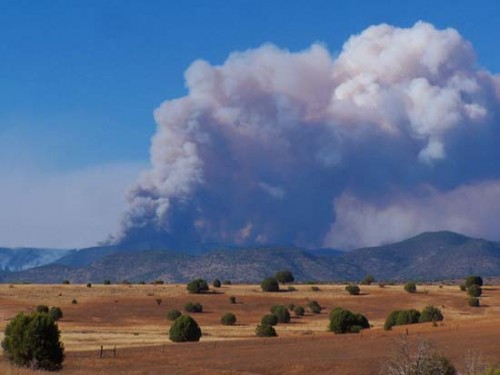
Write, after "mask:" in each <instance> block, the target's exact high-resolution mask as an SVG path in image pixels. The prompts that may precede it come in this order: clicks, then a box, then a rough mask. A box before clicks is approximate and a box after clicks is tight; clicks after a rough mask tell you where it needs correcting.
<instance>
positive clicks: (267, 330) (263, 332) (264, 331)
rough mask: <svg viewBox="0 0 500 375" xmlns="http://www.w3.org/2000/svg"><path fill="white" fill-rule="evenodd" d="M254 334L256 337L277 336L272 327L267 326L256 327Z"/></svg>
mask: <svg viewBox="0 0 500 375" xmlns="http://www.w3.org/2000/svg"><path fill="white" fill-rule="evenodd" d="M255 334H256V335H257V336H258V337H276V336H278V335H277V334H276V330H275V329H274V327H273V326H269V325H267V324H261V325H258V326H257V328H256V329H255Z"/></svg>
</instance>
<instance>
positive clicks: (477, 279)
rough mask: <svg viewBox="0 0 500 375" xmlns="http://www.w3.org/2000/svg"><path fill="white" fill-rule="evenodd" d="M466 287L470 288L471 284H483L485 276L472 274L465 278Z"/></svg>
mask: <svg viewBox="0 0 500 375" xmlns="http://www.w3.org/2000/svg"><path fill="white" fill-rule="evenodd" d="M464 284H465V288H466V289H467V288H469V287H470V286H471V285H477V286H483V278H482V277H481V276H476V275H470V276H468V277H467V278H466V279H465V283H464Z"/></svg>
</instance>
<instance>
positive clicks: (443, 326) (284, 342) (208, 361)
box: [0, 285, 500, 375]
mask: <svg viewBox="0 0 500 375" xmlns="http://www.w3.org/2000/svg"><path fill="white" fill-rule="evenodd" d="M344 287H345V285H319V288H320V290H319V291H316V292H315V291H312V289H311V286H310V285H296V286H295V288H296V289H297V291H295V292H280V293H263V292H261V291H260V288H259V286H258V285H227V286H226V285H224V286H223V287H222V288H218V289H215V291H216V293H208V294H204V295H192V294H188V293H187V291H186V289H185V285H130V286H128V285H93V286H92V287H91V288H87V287H86V286H85V285H0V330H1V331H2V332H3V329H4V328H5V325H6V324H8V322H9V320H10V319H11V318H12V317H13V316H15V315H16V314H17V313H19V312H21V311H23V312H30V311H33V310H34V309H35V308H36V306H37V305H39V304H45V305H48V306H59V307H60V308H61V309H62V310H63V313H64V318H63V319H62V320H61V321H60V322H59V323H58V324H59V327H60V330H61V335H62V341H63V343H64V346H65V353H66V360H65V362H64V368H63V370H62V372H61V373H62V374H82V375H83V374H92V373H94V374H134V375H136V374H137V375H139V374H284V373H286V374H304V373H309V372H311V373H315V374H379V373H380V369H381V366H382V364H383V362H384V361H385V360H386V359H387V358H388V357H389V356H390V355H391V353H392V352H393V351H394V350H395V348H396V347H397V346H398V345H399V341H400V340H401V339H402V338H403V337H405V338H406V339H408V340H410V341H417V340H421V339H425V340H428V341H430V342H431V343H433V345H434V346H435V347H436V348H437V349H438V351H439V352H441V353H442V354H444V355H446V356H448V357H449V358H450V359H451V360H452V362H453V363H454V364H456V366H457V367H460V366H461V365H462V363H463V361H464V358H465V357H466V355H467V352H468V351H471V352H475V353H480V354H481V356H482V357H483V359H484V360H486V361H489V363H491V364H497V365H498V364H499V363H500V345H499V343H500V288H499V287H495V286H492V287H485V288H484V289H483V297H481V303H482V307H479V308H472V307H469V306H468V305H467V297H466V295H465V293H464V292H461V291H460V290H459V288H458V287H457V286H447V285H444V286H439V285H429V286H424V285H420V286H419V287H418V293H415V294H409V293H406V292H405V291H404V290H403V287H402V286H401V285H395V286H386V287H384V288H380V287H379V286H378V285H372V286H362V287H361V291H362V294H361V295H359V296H350V295H347V293H346V292H345V290H344ZM230 296H235V297H236V300H237V303H236V304H231V303H230V302H229V297H230ZM73 299H75V300H76V301H77V303H76V304H72V303H71V301H72V300H73ZM157 299H161V303H160V304H159V305H158V303H157V301H156V300H157ZM311 300H317V301H318V302H319V303H320V305H321V306H323V307H324V310H323V311H322V312H321V313H320V314H311V313H310V312H308V313H306V315H305V316H304V317H300V318H299V317H293V318H292V321H291V322H290V323H289V324H279V325H278V326H276V330H277V333H278V336H279V337H277V338H256V337H255V327H256V326H257V324H258V323H259V322H260V318H261V317H262V316H263V315H265V314H266V313H268V312H269V308H270V306H272V305H276V304H283V305H288V304H290V303H293V304H295V305H301V306H304V307H305V306H306V305H307V303H308V302H309V301H311ZM187 302H200V303H201V304H202V305H203V308H204V311H203V313H201V314H191V316H192V317H193V318H194V319H195V320H196V321H197V322H198V323H199V325H200V327H201V329H202V332H203V337H202V339H201V341H200V342H198V343H183V344H177V343H172V342H170V341H169V339H168V329H169V327H170V324H171V322H170V321H168V320H167V319H166V312H167V311H168V310H170V309H173V308H177V309H179V310H181V311H182V310H183V307H184V305H185V303H187ZM426 305H435V306H438V307H439V308H440V309H441V310H442V311H443V314H444V316H445V320H444V321H443V322H440V323H439V324H438V326H437V327H435V326H433V325H432V324H431V323H424V324H416V325H410V326H400V327H395V328H394V329H393V330H392V331H389V332H388V331H384V330H383V328H382V327H383V324H384V321H385V318H386V317H387V315H388V314H389V313H390V312H391V311H393V310H395V309H407V308H416V309H419V310H421V309H422V308H424V307H425V306H426ZM337 306H341V307H344V308H347V309H349V310H352V311H354V312H360V313H363V314H364V315H366V316H367V318H368V319H369V321H370V323H371V324H372V325H373V327H372V328H371V329H369V330H364V331H362V333H361V334H349V335H335V334H333V333H330V332H327V326H328V315H329V312H330V311H331V310H332V309H333V308H334V307H337ZM226 312H233V313H234V314H236V316H237V319H238V321H237V324H236V325H235V326H223V325H221V324H220V322H219V321H220V317H221V316H222V315H223V314H224V313H226ZM292 316H293V314H292ZM101 346H103V349H104V356H103V358H99V353H100V348H101ZM115 348H116V349H115ZM0 374H16V375H25V374H26V375H27V374H39V373H37V372H34V371H31V370H29V369H19V368H16V367H12V366H11V365H10V364H9V363H8V362H6V361H5V359H3V358H1V359H0Z"/></svg>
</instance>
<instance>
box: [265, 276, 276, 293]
mask: <svg viewBox="0 0 500 375" xmlns="http://www.w3.org/2000/svg"><path fill="white" fill-rule="evenodd" d="M260 287H261V289H262V291H263V292H279V290H280V286H279V284H278V281H277V280H276V279H275V278H274V277H268V278H267V279H264V280H263V281H262V283H261V284H260Z"/></svg>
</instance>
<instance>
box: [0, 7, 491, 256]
mask: <svg viewBox="0 0 500 375" xmlns="http://www.w3.org/2000/svg"><path fill="white" fill-rule="evenodd" d="M498 14H500V3H499V2H497V1H480V2H471V1H444V0H443V1H436V0H434V1H314V0H312V1H311V0H310V1H208V0H205V1H202V0H200V1H177V2H174V1H152V0H151V1H124V0H120V1H111V0H107V1H102V0H99V1H63V0H61V1H56V0H52V1H47V0H37V1H23V0H15V1H6V0H0V56H1V58H0V71H1V72H2V74H1V75H0V158H1V159H0V172H1V173H2V175H3V178H2V180H4V187H3V188H2V189H3V190H2V189H0V194H1V195H2V198H1V200H0V204H1V205H2V206H3V208H2V209H1V211H2V213H1V214H0V224H1V226H2V228H3V229H0V245H2V244H3V245H8V246H20V245H31V246H57V247H66V246H85V245H91V244H92V243H95V242H96V241H98V240H99V239H101V238H102V236H103V235H104V234H105V233H106V232H109V231H112V230H113V228H115V227H116V221H117V218H118V217H119V216H120V214H121V212H122V211H123V207H124V202H123V199H122V198H121V197H122V195H123V194H122V193H123V191H125V190H126V188H127V186H128V185H129V184H130V183H132V182H133V180H134V178H135V177H134V176H135V175H136V174H137V172H138V171H139V170H140V169H141V168H143V167H144V166H146V165H147V163H148V157H149V152H148V149H149V146H150V137H151V136H152V135H153V133H154V131H155V124H154V121H153V117H152V112H153V110H154V109H155V108H156V107H157V106H158V105H159V104H160V103H161V102H163V101H164V100H166V99H171V98H175V97H179V96H182V95H184V94H185V86H184V77H183V74H184V71H185V70H186V68H187V67H188V66H189V65H190V63H191V62H193V61H194V60H196V59H205V60H208V61H209V62H210V63H212V64H218V63H222V62H223V61H224V60H225V59H226V58H227V56H228V54H230V53H231V52H233V51H236V50H245V49H248V48H255V47H258V46H260V45H262V44H263V43H268V42H270V43H273V44H276V45H277V46H279V47H281V48H287V49H290V50H291V51H298V50H302V49H304V48H307V47H308V46H310V45H311V44H312V43H313V42H316V41H319V42H322V43H324V44H325V45H326V46H327V47H328V49H329V50H330V51H331V52H332V53H333V54H335V52H336V51H340V49H341V47H342V44H343V43H344V42H345V41H346V40H347V39H348V37H349V36H350V35H352V34H356V33H359V32H361V31H362V30H363V29H365V28H366V27H368V26H370V25H373V24H379V23H389V24H392V25H395V26H400V27H409V26H411V25H413V24H414V23H415V22H416V21H418V20H425V21H427V22H430V23H432V24H434V25H435V26H436V27H437V28H446V27H453V28H456V29H457V30H458V31H459V32H460V33H461V34H462V35H463V36H464V37H465V38H466V39H468V40H470V41H471V42H472V44H473V46H474V48H475V50H476V52H477V55H478V59H479V64H480V65H481V66H484V67H486V68H487V69H488V70H489V71H491V72H493V73H496V72H499V71H500V51H499V50H498V37H499V36H500V23H499V22H498V19H497V17H496V15H498ZM102 176H107V178H108V179H111V181H107V182H106V184H107V185H106V186H107V189H108V190H109V191H105V190H106V189H104V188H103V185H102V184H103V183H104V182H100V183H98V182H97V180H99V179H101V177H102ZM94 179H95V181H96V182H95V183H93V184H92V183H90V182H89V180H94ZM104 180H105V179H102V180H101V181H104ZM83 181H85V183H87V184H90V185H89V186H87V187H86V188H85V189H84V190H82V188H81V186H86V185H85V183H84V182H83ZM37 186H39V188H37ZM111 186H112V187H111ZM89 191H91V192H92V193H90V192H89ZM96 191H101V192H102V194H101V195H100V196H99V197H98V198H95V197H91V198H89V197H88V195H93V196H95V195H96ZM65 192H68V194H69V196H68V197H67V202H73V203H74V202H75V201H76V200H80V202H81V204H80V205H79V204H76V203H74V205H71V204H69V203H68V204H66V208H65V209H63V208H61V206H60V205H58V204H57V203H56V202H58V199H59V197H61V195H64V194H65ZM106 194H108V195H106ZM117 195H119V197H118V198H117V197H116V196H117ZM110 196H112V197H113V199H111V198H110ZM89 199H90V201H89ZM111 200H113V202H112V203H108V202H110V201H111ZM37 202H40V203H37ZM89 202H91V204H90V203H89ZM107 204H109V207H107V206H106V205H107ZM92 205H95V208H93V209H92V210H90V209H89V206H92ZM96 210H97V211H96ZM98 210H102V211H104V212H106V213H104V214H102V215H100V214H98ZM48 211H52V212H48ZM96 212H97V213H96ZM96 215H97V216H100V220H96ZM75 216H79V219H78V220H76V219H75ZM96 221H97V222H96ZM2 230H3V231H4V233H2ZM62 233H66V234H64V235H63V234H62ZM2 238H4V240H2Z"/></svg>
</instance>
